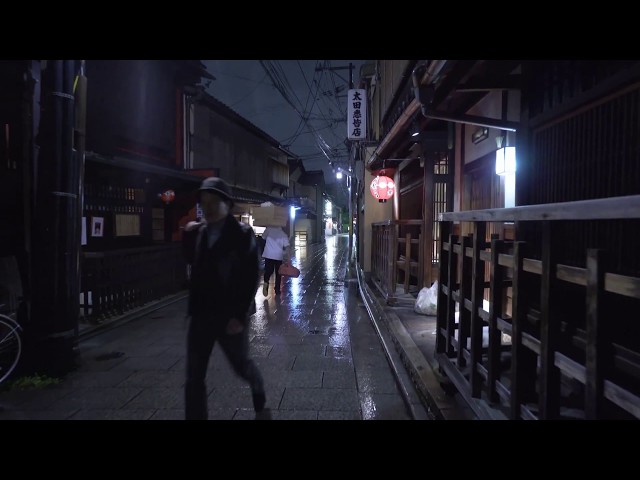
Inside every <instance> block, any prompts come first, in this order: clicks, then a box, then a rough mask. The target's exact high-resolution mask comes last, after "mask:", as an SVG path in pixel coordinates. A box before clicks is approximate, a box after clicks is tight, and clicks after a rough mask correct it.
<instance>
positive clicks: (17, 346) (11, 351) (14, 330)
mask: <svg viewBox="0 0 640 480" xmlns="http://www.w3.org/2000/svg"><path fill="white" fill-rule="evenodd" d="M19 328H20V327H19V326H18V324H17V323H15V322H13V320H10V319H8V318H6V317H5V316H4V315H2V316H0V383H2V382H4V381H5V380H6V379H7V377H8V376H9V375H11V372H13V370H14V369H15V368H16V365H18V360H20V354H21V353H22V340H21V339H20V333H19V332H18V329H19Z"/></svg>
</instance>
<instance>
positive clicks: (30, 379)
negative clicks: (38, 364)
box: [8, 373, 60, 390]
mask: <svg viewBox="0 0 640 480" xmlns="http://www.w3.org/2000/svg"><path fill="white" fill-rule="evenodd" d="M59 383H60V379H58V378H52V377H48V376H47V375H38V374H37V373H36V374H34V375H31V376H26V377H20V378H17V379H16V380H14V381H12V382H11V383H10V385H8V387H9V390H33V389H41V388H46V387H49V386H51V385H58V384H59Z"/></svg>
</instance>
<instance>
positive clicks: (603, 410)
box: [436, 195, 640, 419]
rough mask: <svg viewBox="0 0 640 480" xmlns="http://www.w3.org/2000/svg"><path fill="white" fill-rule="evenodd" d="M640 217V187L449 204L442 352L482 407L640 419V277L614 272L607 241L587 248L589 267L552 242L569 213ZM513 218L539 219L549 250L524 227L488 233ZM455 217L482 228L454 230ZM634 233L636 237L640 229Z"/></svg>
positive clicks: (510, 413) (444, 364)
mask: <svg viewBox="0 0 640 480" xmlns="http://www.w3.org/2000/svg"><path fill="white" fill-rule="evenodd" d="M638 218H640V195H637V196H628V197H617V198H607V199H601V200H586V201H578V202H567V203H559V204H548V205H532V206H523V207H516V208H507V209H490V210H476V211H467V212H455V213H451V212H449V213H443V214H440V215H439V218H438V220H439V221H440V222H441V228H442V235H443V236H442V238H443V242H442V245H441V256H440V258H441V269H440V280H439V283H440V288H439V292H438V314H437V329H436V359H437V361H438V364H439V365H440V367H441V369H442V371H443V372H444V373H445V374H446V376H447V377H448V378H449V379H450V380H451V381H452V383H453V384H454V385H455V386H456V387H457V389H458V390H459V391H460V392H461V393H462V394H463V396H464V397H465V398H466V399H467V401H468V402H469V404H470V405H471V406H472V408H474V410H475V411H476V413H478V414H479V415H481V416H482V417H484V418H496V417H497V418H500V415H494V414H495V413H496V412H501V413H502V414H503V415H504V417H506V418H511V419H521V418H524V419H557V418H584V419H604V418H640V338H637V336H634V335H629V334H628V333H626V332H628V331H629V328H630V326H631V327H634V326H635V322H637V318H635V317H634V318H631V317H630V316H628V315H624V314H621V312H620V304H622V302H632V303H634V305H635V307H634V308H633V310H632V312H633V314H635V315H636V316H637V312H638V307H640V278H638V277H633V276H625V275H620V274H618V273H616V272H613V271H608V269H607V268H606V253H607V252H606V248H607V245H593V247H594V248H589V249H587V251H586V252H585V258H586V262H585V265H586V267H585V268H583V267H577V266H573V265H564V264H560V263H558V262H557V261H555V253H554V252H556V251H557V249H558V247H559V245H560V242H571V241H572V240H571V238H562V237H560V236H558V235H554V230H555V227H556V225H558V223H559V222H565V221H576V220H579V221H593V222H597V221H607V220H622V221H626V220H632V219H638ZM504 221H511V222H535V225H536V226H537V227H539V228H540V229H541V230H542V243H541V244H540V246H539V247H538V249H539V251H533V248H534V247H533V246H532V245H529V244H527V243H526V242H523V241H519V239H518V238H515V240H514V241H505V240H502V239H499V238H497V236H493V238H492V239H491V241H490V242H489V243H487V242H486V241H485V232H486V229H487V223H488V222H504ZM453 222H473V234H472V235H468V236H466V237H462V238H461V237H459V236H457V235H453V234H452V233H451V232H452V231H453ZM517 235H518V230H517V229H516V237H517ZM444 240H448V241H444ZM629 240H630V242H632V243H633V244H636V245H637V242H638V238H637V237H636V238H634V239H629ZM535 257H538V259H536V258H535ZM485 264H489V265H490V281H489V282H488V283H487V282H486V279H485V268H484V266H485ZM487 288H488V290H489V298H490V301H489V305H488V310H485V309H483V301H482V300H483V294H484V293H485V289H487ZM509 288H510V289H511V290H512V295H513V297H512V304H511V308H510V310H511V312H509V311H508V310H507V309H506V308H505V306H506V302H505V299H506V291H507V289H509ZM569 299H573V301H574V303H575V304H570V305H567V302H569V301H571V300H569ZM576 299H577V301H576ZM456 310H458V312H456ZM631 331H633V329H632V330H631Z"/></svg>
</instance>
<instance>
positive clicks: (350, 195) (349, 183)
mask: <svg viewBox="0 0 640 480" xmlns="http://www.w3.org/2000/svg"><path fill="white" fill-rule="evenodd" d="M347 69H348V70H349V80H348V83H349V89H350V90H351V89H353V70H354V65H353V63H351V62H349V65H348V66H340V67H317V68H316V71H317V72H318V71H322V70H330V71H336V70H347ZM336 75H338V76H339V77H340V78H341V79H342V80H344V81H347V80H346V79H345V78H343V77H342V76H340V75H339V74H337V73H336ZM352 151H353V142H349V151H348V156H349V157H348V165H349V174H348V175H347V179H346V181H347V187H348V189H347V192H348V194H347V196H348V199H349V257H348V258H349V266H351V261H352V257H353V191H354V189H355V188H357V186H356V187H354V185H353V173H354V167H353V160H352V156H353V155H352Z"/></svg>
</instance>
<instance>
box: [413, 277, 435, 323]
mask: <svg viewBox="0 0 640 480" xmlns="http://www.w3.org/2000/svg"><path fill="white" fill-rule="evenodd" d="M413 310H414V311H415V312H416V313H420V314H422V315H436V314H437V313H438V281H437V280H436V281H435V282H433V285H431V287H429V288H427V287H424V288H422V290H420V292H419V293H418V298H416V305H415V307H413Z"/></svg>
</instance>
